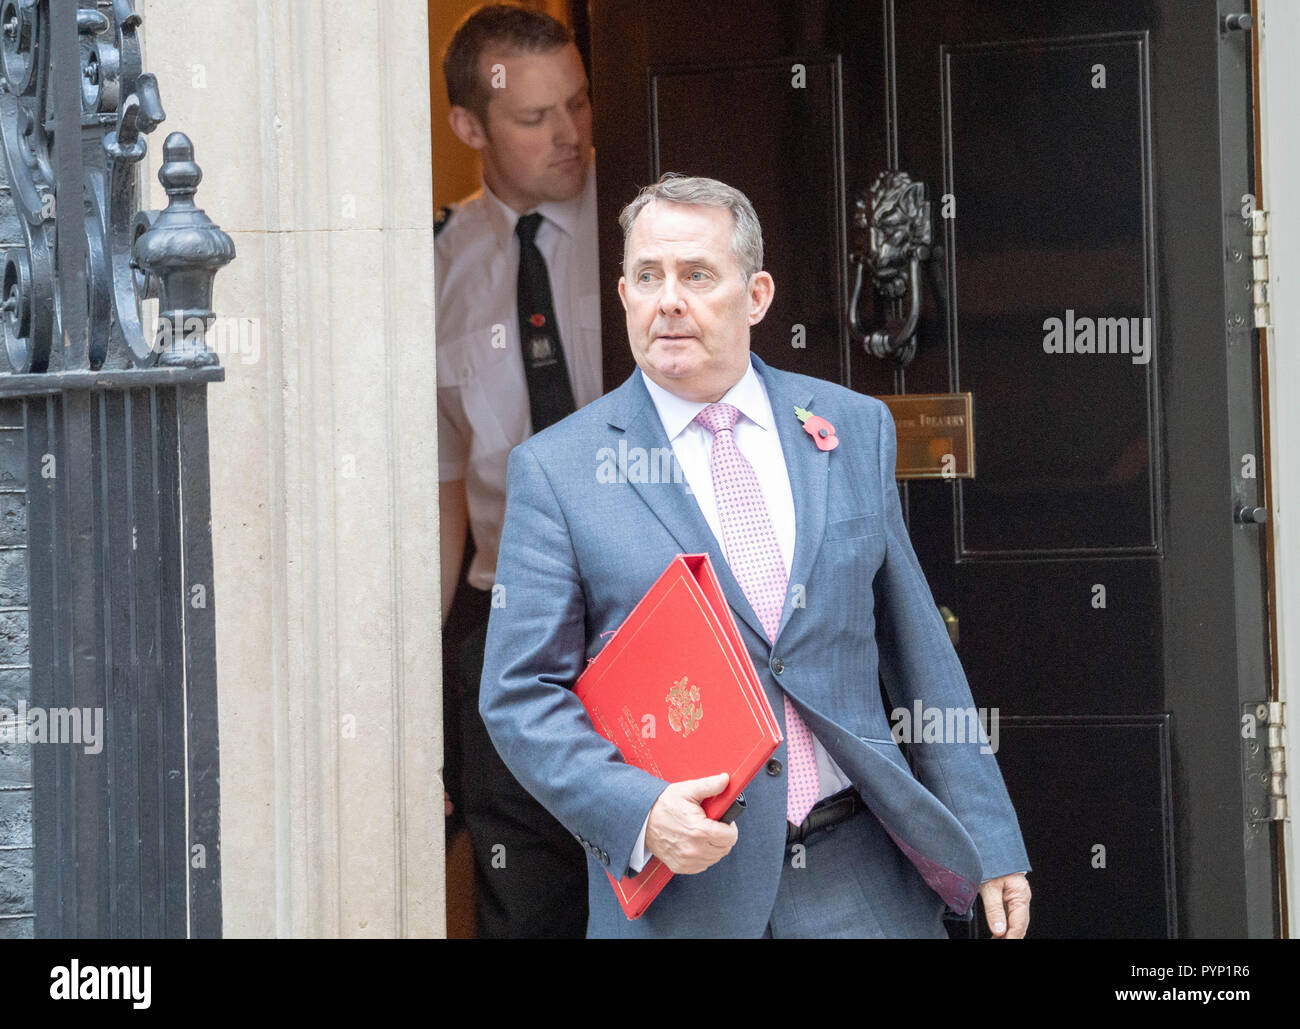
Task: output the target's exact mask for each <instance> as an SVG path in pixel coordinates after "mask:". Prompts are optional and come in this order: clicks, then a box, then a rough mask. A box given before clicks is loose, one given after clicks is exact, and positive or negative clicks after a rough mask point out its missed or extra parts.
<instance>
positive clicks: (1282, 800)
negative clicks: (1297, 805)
mask: <svg viewBox="0 0 1300 1029" xmlns="http://www.w3.org/2000/svg"><path fill="white" fill-rule="evenodd" d="M1268 817H1269V821H1272V822H1285V821H1286V703H1285V702H1284V701H1281V700H1273V701H1270V702H1269V705H1268Z"/></svg>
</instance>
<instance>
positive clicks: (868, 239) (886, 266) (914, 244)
mask: <svg viewBox="0 0 1300 1029" xmlns="http://www.w3.org/2000/svg"><path fill="white" fill-rule="evenodd" d="M853 225H854V228H856V229H857V230H858V238H857V243H856V245H855V246H854V248H853V249H852V250H851V251H850V252H849V260H850V261H852V262H853V263H854V264H855V265H857V269H858V270H857V277H856V279H855V281H854V285H853V296H852V298H851V299H850V300H849V332H850V333H851V334H852V336H853V339H854V340H855V341H856V342H858V343H860V344H862V346H863V347H864V348H865V349H866V350H867V352H868V353H869V354H872V355H874V356H876V357H879V358H892V359H893V360H895V361H896V362H898V364H900V365H906V364H908V363H909V362H910V361H911V360H912V358H913V357H915V356H916V323H917V320H918V319H919V318H920V315H921V262H922V261H926V260H929V258H930V243H931V228H930V202H929V200H927V199H926V190H925V183H924V182H913V181H912V178H911V176H910V175H908V174H907V172H902V171H886V172H881V173H880V175H879V176H877V177H876V181H875V182H874V183H872V185H871V189H870V190H864V191H863V192H861V193H859V194H858V197H857V200H856V201H854V212H853ZM868 266H869V267H870V268H871V274H872V277H873V278H874V279H875V285H876V292H877V293H879V294H880V296H882V297H884V298H885V299H886V300H887V301H897V300H900V299H902V298H903V297H904V296H906V297H907V299H906V301H905V304H906V307H905V308H904V310H903V314H902V316H901V317H897V318H895V317H890V318H887V319H886V321H885V324H884V326H883V327H881V328H878V329H874V330H873V329H869V328H867V327H865V326H864V325H863V324H862V321H861V318H860V316H859V313H858V303H859V300H860V298H861V294H862V279H863V269H864V268H865V267H868ZM890 306H891V307H896V306H897V305H894V304H891V305H890Z"/></svg>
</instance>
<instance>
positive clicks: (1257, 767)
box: [1241, 700, 1287, 827]
mask: <svg viewBox="0 0 1300 1029" xmlns="http://www.w3.org/2000/svg"><path fill="white" fill-rule="evenodd" d="M1241 725H1242V733H1241V735H1242V743H1243V745H1244V749H1243V751H1242V758H1243V763H1242V770H1243V772H1244V773H1245V774H1244V783H1245V787H1246V813H1247V817H1248V820H1249V822H1250V824H1251V825H1253V826H1256V827H1258V826H1261V825H1263V824H1264V823H1267V822H1285V821H1286V820H1287V804H1286V704H1285V703H1283V702H1282V701H1277V700H1273V701H1269V702H1267V703H1262V704H1246V705H1244V706H1243V708H1242V720H1241Z"/></svg>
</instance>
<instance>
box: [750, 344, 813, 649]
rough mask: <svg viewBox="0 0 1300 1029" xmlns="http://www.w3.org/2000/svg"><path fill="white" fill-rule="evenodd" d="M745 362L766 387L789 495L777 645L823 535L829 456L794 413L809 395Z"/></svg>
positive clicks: (777, 373) (781, 376)
mask: <svg viewBox="0 0 1300 1029" xmlns="http://www.w3.org/2000/svg"><path fill="white" fill-rule="evenodd" d="M750 358H751V359H752V361H753V363H754V367H755V369H756V370H757V371H758V373H759V375H761V376H762V377H763V385H765V386H766V387H767V396H768V400H769V401H771V404H772V417H773V419H774V420H775V421H776V431H777V433H778V435H779V436H780V437H781V452H782V453H783V454H784V455H785V467H786V472H787V473H788V474H789V476H790V491H791V493H793V494H794V559H793V561H792V562H791V564H790V582H789V586H788V587H787V588H786V592H785V609H784V610H783V611H782V613H781V626H780V628H779V629H777V633H776V638H777V639H778V640H780V638H781V632H782V631H783V630H784V629H785V626H786V624H787V623H788V622H789V621H790V616H791V614H793V612H794V593H795V587H796V586H806V585H807V583H808V576H809V574H810V573H811V572H812V567H813V562H814V561H816V559H817V552H818V551H819V550H820V549H821V545H822V536H823V535H824V533H825V531H826V494H827V490H828V489H829V483H830V476H829V468H830V456H831V455H830V451H829V450H820V449H818V447H817V444H816V443H814V442H813V440H812V437H811V436H809V435H808V433H807V432H805V431H804V427H803V425H802V424H801V423H800V421H799V419H798V418H797V417H796V416H795V413H794V409H795V407H803V408H810V407H811V406H812V403H813V393H812V391H811V390H809V389H806V388H801V389H800V390H799V391H798V392H796V391H795V388H794V382H793V379H792V378H791V377H789V376H787V375H786V374H785V373H784V372H781V371H778V370H776V369H773V368H769V367H768V366H767V365H766V364H764V363H763V362H762V361H761V360H760V359H759V358H758V356H757V355H756V354H751V355H750Z"/></svg>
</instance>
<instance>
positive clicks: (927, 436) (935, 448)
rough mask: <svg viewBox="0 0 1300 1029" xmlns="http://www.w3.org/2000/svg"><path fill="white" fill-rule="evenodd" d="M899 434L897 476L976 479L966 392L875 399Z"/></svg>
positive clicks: (969, 397)
mask: <svg viewBox="0 0 1300 1029" xmlns="http://www.w3.org/2000/svg"><path fill="white" fill-rule="evenodd" d="M876 399H877V400H879V401H882V402H883V403H884V404H885V406H886V407H888V408H889V413H890V414H892V415H893V416H894V428H895V430H896V431H897V433H898V463H897V465H896V466H895V468H894V478H896V479H973V478H975V432H974V428H975V427H974V420H973V416H972V409H971V395H970V394H969V393H899V394H893V395H891V396H883V397H877V398H876Z"/></svg>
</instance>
